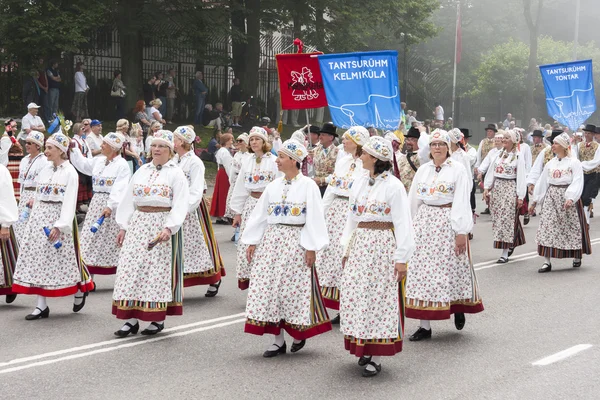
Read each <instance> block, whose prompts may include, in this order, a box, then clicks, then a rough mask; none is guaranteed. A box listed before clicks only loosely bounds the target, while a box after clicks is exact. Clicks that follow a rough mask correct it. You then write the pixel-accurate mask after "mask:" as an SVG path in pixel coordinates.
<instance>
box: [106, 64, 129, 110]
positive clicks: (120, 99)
mask: <svg viewBox="0 0 600 400" xmlns="http://www.w3.org/2000/svg"><path fill="white" fill-rule="evenodd" d="M113 75H114V78H115V79H113V84H112V88H111V90H110V96H111V97H112V98H113V99H114V101H115V106H116V116H117V120H119V119H122V118H125V89H126V88H125V84H124V83H123V80H122V79H121V71H120V70H118V69H117V70H115V72H114V74H113Z"/></svg>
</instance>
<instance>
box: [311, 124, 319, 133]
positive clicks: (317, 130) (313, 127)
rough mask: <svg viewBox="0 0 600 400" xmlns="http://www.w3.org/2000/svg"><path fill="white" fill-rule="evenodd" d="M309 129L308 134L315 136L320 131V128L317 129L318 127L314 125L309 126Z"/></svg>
mask: <svg viewBox="0 0 600 400" xmlns="http://www.w3.org/2000/svg"><path fill="white" fill-rule="evenodd" d="M309 129H310V133H316V134H319V133H320V131H321V128H319V127H318V126H316V125H311V126H310V128H309Z"/></svg>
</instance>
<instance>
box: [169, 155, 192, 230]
mask: <svg viewBox="0 0 600 400" xmlns="http://www.w3.org/2000/svg"><path fill="white" fill-rule="evenodd" d="M169 172H171V174H170V176H169V178H170V179H171V187H172V188H173V200H172V201H171V211H170V212H169V215H168V216H167V220H166V221H165V228H169V229H170V230H171V234H172V235H174V234H176V233H177V231H178V230H179V228H180V227H181V225H182V224H183V221H184V220H185V217H186V216H187V214H188V208H189V204H190V190H189V188H188V181H187V178H186V177H185V174H184V173H183V171H182V170H181V168H177V167H173V168H172V171H169Z"/></svg>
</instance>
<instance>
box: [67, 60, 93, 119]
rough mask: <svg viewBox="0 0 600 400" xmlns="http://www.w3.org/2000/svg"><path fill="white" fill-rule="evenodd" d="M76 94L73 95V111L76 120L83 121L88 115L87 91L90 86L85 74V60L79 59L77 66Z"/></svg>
mask: <svg viewBox="0 0 600 400" xmlns="http://www.w3.org/2000/svg"><path fill="white" fill-rule="evenodd" d="M75 69H76V71H77V72H75V96H74V97H73V106H72V107H71V112H73V114H74V115H75V122H78V121H81V120H82V119H83V118H86V117H87V115H88V108H87V92H88V90H89V89H90V87H89V86H88V84H87V79H86V78H85V75H84V74H83V69H84V66H83V62H81V61H78V62H77V64H76V67H75Z"/></svg>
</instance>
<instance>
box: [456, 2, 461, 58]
mask: <svg viewBox="0 0 600 400" xmlns="http://www.w3.org/2000/svg"><path fill="white" fill-rule="evenodd" d="M456 14H457V15H456V63H457V64H460V53H461V52H462V27H461V21H460V4H459V5H458V6H457V13H456Z"/></svg>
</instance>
